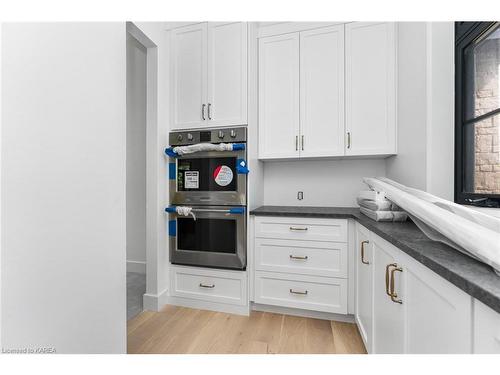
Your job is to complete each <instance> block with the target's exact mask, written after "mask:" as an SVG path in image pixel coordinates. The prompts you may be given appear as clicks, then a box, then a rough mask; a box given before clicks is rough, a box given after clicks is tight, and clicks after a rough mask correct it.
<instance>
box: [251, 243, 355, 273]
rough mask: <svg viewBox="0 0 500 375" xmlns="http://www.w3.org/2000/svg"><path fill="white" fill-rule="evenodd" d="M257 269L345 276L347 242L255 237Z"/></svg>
mask: <svg viewBox="0 0 500 375" xmlns="http://www.w3.org/2000/svg"><path fill="white" fill-rule="evenodd" d="M255 269H256V270H258V271H274V272H285V273H295V274H303V275H311V276H327V277H340V278H346V277H347V244H345V243H335V242H333V243H332V242H319V241H318V242H311V241H292V240H274V239H266V238H256V239H255Z"/></svg>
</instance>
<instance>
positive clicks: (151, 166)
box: [127, 22, 165, 311]
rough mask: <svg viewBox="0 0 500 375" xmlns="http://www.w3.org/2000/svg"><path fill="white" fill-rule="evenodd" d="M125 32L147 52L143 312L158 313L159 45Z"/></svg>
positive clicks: (132, 28) (135, 31) (130, 29)
mask: <svg viewBox="0 0 500 375" xmlns="http://www.w3.org/2000/svg"><path fill="white" fill-rule="evenodd" d="M127 33H129V34H130V35H131V36H132V37H133V38H134V39H136V40H137V42H139V43H140V44H141V45H142V46H143V47H144V48H145V49H146V293H145V294H144V296H143V308H144V310H153V311H158V310H159V309H160V308H161V307H162V305H163V303H162V302H161V300H162V298H161V295H162V294H164V293H165V291H164V290H163V288H162V287H161V286H160V285H159V284H160V278H161V277H160V275H159V274H160V271H159V264H160V258H161V257H160V250H161V244H162V243H164V239H162V238H161V236H162V234H163V235H164V233H163V232H162V231H161V230H160V228H162V227H163V224H164V220H163V211H162V209H161V207H162V204H163V199H162V194H161V192H162V191H165V187H164V186H163V183H162V180H161V179H160V178H159V176H160V169H161V162H162V160H163V155H159V154H158V150H159V149H160V148H161V145H160V144H159V141H160V138H161V134H160V129H159V126H158V109H159V106H158V76H159V72H158V66H159V64H158V46H157V44H155V43H154V42H153V41H152V40H151V39H150V38H149V37H148V36H146V34H145V33H144V32H143V31H142V30H141V29H140V28H139V27H137V26H136V25H135V24H134V23H133V22H127Z"/></svg>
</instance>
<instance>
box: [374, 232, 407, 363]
mask: <svg viewBox="0 0 500 375" xmlns="http://www.w3.org/2000/svg"><path fill="white" fill-rule="evenodd" d="M371 241H372V244H373V255H374V259H373V260H374V273H373V308H374V310H373V311H374V321H373V339H374V340H373V347H372V351H373V353H377V354H381V353H393V354H397V353H404V342H405V333H404V325H405V322H404V304H403V303H404V300H405V296H404V294H403V293H402V291H403V287H404V275H405V273H404V270H403V272H394V277H395V284H394V286H395V288H394V290H395V292H396V293H397V297H396V298H394V300H396V301H397V300H401V301H402V302H403V303H401V304H400V303H397V302H394V301H393V300H392V299H391V297H390V296H389V295H388V293H387V292H388V289H389V288H388V285H387V283H386V279H387V276H390V275H391V271H392V270H393V269H396V268H399V267H401V264H399V263H398V260H397V255H398V254H397V252H396V251H394V250H392V249H391V246H389V245H388V244H387V243H386V242H385V241H383V240H380V239H379V238H376V236H372V239H371ZM391 265H392V266H391Z"/></svg>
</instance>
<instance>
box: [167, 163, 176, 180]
mask: <svg viewBox="0 0 500 375" xmlns="http://www.w3.org/2000/svg"><path fill="white" fill-rule="evenodd" d="M175 177H176V176H175V163H168V179H169V180H175Z"/></svg>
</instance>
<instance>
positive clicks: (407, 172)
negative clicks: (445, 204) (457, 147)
mask: <svg viewBox="0 0 500 375" xmlns="http://www.w3.org/2000/svg"><path fill="white" fill-rule="evenodd" d="M398 29H399V34H398V38H399V41H398V154H397V155H396V156H392V157H390V158H388V159H387V177H389V178H391V179H393V180H396V181H398V182H400V183H402V184H404V185H408V186H411V187H415V188H417V189H422V190H425V191H428V192H430V193H431V194H435V195H437V196H440V197H442V198H445V199H448V200H453V189H454V172H453V171H454V43H455V42H454V24H453V22H427V23H426V22H400V23H399V25H398Z"/></svg>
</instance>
